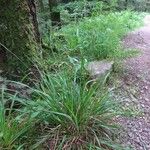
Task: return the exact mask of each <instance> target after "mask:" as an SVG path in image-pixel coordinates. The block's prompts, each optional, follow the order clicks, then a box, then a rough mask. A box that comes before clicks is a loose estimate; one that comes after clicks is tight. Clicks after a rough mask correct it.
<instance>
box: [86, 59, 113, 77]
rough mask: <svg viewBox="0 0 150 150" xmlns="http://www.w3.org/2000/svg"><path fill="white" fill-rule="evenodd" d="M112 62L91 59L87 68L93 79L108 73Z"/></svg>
mask: <svg viewBox="0 0 150 150" xmlns="http://www.w3.org/2000/svg"><path fill="white" fill-rule="evenodd" d="M113 64H114V62H109V61H93V62H90V63H89V64H88V66H87V70H88V71H89V73H90V75H91V77H92V78H93V79H97V78H100V77H103V76H105V75H107V73H110V72H111V71H112V68H113Z"/></svg>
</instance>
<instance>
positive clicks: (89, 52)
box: [56, 11, 139, 59]
mask: <svg viewBox="0 0 150 150" xmlns="http://www.w3.org/2000/svg"><path fill="white" fill-rule="evenodd" d="M138 21H139V16H138V15H137V13H134V12H131V11H125V12H120V13H118V12H114V13H109V14H107V15H99V16H98V17H91V18H85V19H84V20H83V21H80V22H79V23H72V24H70V25H67V26H64V27H63V28H62V29H61V30H60V31H59V32H58V34H60V35H63V36H64V39H63V41H62V40H57V42H56V46H57V48H58V49H59V50H62V51H69V52H70V53H71V54H77V55H78V54H83V55H84V56H86V57H87V58H90V59H91V58H92V59H93V58H94V59H106V58H112V59H115V58H125V57H127V56H128V54H129V56H130V55H131V54H132V53H134V52H133V51H130V52H129V51H123V48H122V46H121V43H120V41H121V38H122V37H123V36H124V35H125V34H126V33H127V32H128V31H130V30H131V29H133V28H135V27H136V26H138Z"/></svg>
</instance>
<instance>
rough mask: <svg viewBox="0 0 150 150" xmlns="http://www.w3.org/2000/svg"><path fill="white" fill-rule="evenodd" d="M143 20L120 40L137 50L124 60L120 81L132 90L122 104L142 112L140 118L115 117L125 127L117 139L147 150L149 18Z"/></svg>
mask: <svg viewBox="0 0 150 150" xmlns="http://www.w3.org/2000/svg"><path fill="white" fill-rule="evenodd" d="M147 18H148V19H149V22H148V20H147ZM144 22H146V23H145V25H144V26H143V27H141V28H139V29H137V30H136V31H134V32H131V33H129V34H128V35H127V36H126V37H125V39H124V41H123V44H124V45H125V47H128V48H137V49H139V50H140V51H141V55H140V56H137V57H135V58H132V59H129V60H127V61H126V62H125V68H126V73H125V76H124V77H123V83H124V88H125V90H128V91H129V92H130V93H132V94H131V95H132V96H131V97H130V98H128V99H126V100H125V101H126V105H127V106H134V107H136V108H138V109H139V110H141V111H142V112H143V113H142V115H141V117H140V116H138V117H134V118H130V119H125V118H120V119H119V121H120V123H121V124H122V125H123V126H124V127H125V132H124V133H121V138H120V139H121V141H122V143H124V144H125V145H128V146H130V147H132V148H133V149H134V150H150V17H146V18H145V20H144ZM122 92H124V91H122Z"/></svg>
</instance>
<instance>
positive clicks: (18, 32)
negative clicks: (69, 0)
mask: <svg viewBox="0 0 150 150" xmlns="http://www.w3.org/2000/svg"><path fill="white" fill-rule="evenodd" d="M38 44H40V34H39V30H38V22H37V17H36V5H35V0H0V51H1V52H0V53H2V52H3V55H6V56H4V57H7V60H6V61H5V62H6V66H5V69H6V70H7V72H8V73H9V74H12V73H15V74H22V73H25V72H26V71H29V69H30V68H31V66H32V64H33V58H34V55H35V53H37V48H38ZM5 53H6V54H5ZM4 60H5V59H4Z"/></svg>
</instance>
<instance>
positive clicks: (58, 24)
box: [49, 0, 61, 28]
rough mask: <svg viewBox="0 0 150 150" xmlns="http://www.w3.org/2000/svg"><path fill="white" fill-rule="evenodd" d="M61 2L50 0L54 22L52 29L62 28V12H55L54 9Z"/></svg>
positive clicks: (51, 15)
mask: <svg viewBox="0 0 150 150" xmlns="http://www.w3.org/2000/svg"><path fill="white" fill-rule="evenodd" d="M59 1H60V0H49V9H50V17H51V21H52V27H58V28H61V19H60V12H58V11H53V8H54V7H57V5H58V3H59Z"/></svg>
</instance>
